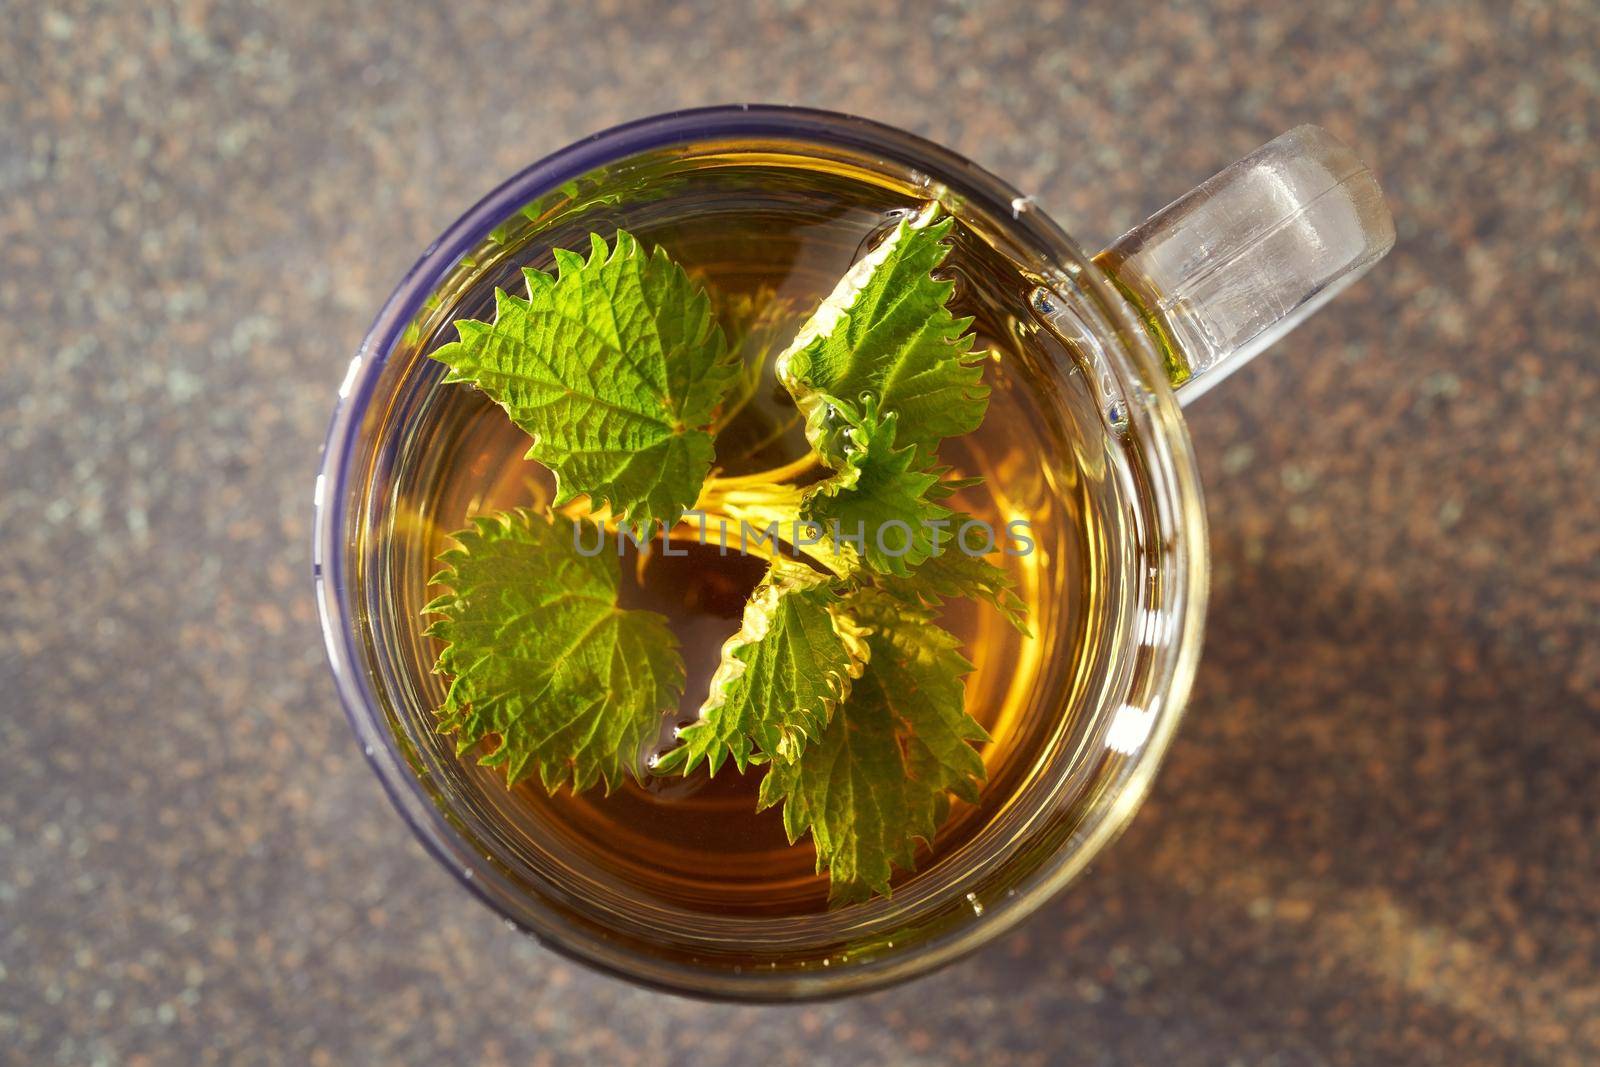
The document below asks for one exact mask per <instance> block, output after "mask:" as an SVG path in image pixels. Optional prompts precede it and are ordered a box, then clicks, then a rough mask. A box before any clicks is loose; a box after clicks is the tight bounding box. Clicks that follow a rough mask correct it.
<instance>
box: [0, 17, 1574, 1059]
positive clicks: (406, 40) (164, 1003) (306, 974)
mask: <svg viewBox="0 0 1600 1067" xmlns="http://www.w3.org/2000/svg"><path fill="white" fill-rule="evenodd" d="M6 25H7V29H6V32H5V33H4V35H0V322H3V323H4V329H3V331H0V336H3V339H4V340H3V349H0V368H3V374H0V457H3V468H0V545H3V548H0V603H3V604H4V608H3V610H0V707H3V709H4V710H3V714H0V1061H4V1062H6V1063H18V1064H21V1063H41V1064H43V1063H59V1064H100V1063H105V1064H111V1063H127V1064H168V1063H212V1062H219V1063H254V1062H283V1063H294V1064H302V1063H309V1064H353V1063H360V1062H374V1063H434V1062H452V1063H455V1062H460V1063H484V1064H528V1063H532V1064H554V1063H565V1062H572V1063H617V1062H627V1061H629V1060H631V1059H634V1058H637V1059H639V1060H640V1061H641V1062H651V1063H667V1064H694V1065H697V1067H712V1065H717V1064H744V1063H763V1064H804V1063H838V1064H851V1063H863V1062H871V1063H879V1064H935V1063H970V1064H981V1065H985V1067H998V1065H1002V1064H1040V1065H1044V1064H1051V1065H1053V1064H1075V1063H1086V1064H1102V1063H1103V1064H1232V1063H1240V1064H1267V1063H1272V1064H1296V1065H1297V1064H1324V1063H1327V1064H1362V1065H1366V1064H1389V1063H1438V1064H1449V1065H1458V1064H1467V1063H1526V1064H1592V1063H1595V1062H1597V1061H1600V783H1597V771H1600V502H1597V498H1600V492H1597V490H1600V477H1597V471H1600V353H1597V343H1596V338H1597V336H1600V310H1597V299H1600V282H1597V278H1600V59H1597V57H1600V8H1596V7H1595V5H1594V4H1593V3H1592V2H1590V0H1571V2H1568V3H1549V4H1546V3H1533V2H1521V3H1516V4H1509V3H1486V4H1482V5H1479V4H1464V3H1434V4H1429V3H1417V2H1402V3H1375V4H1371V5H1365V4H1353V3H1345V2H1338V0H1334V2H1329V3H1317V4H1287V3H1285V4H1264V5H1252V4H1248V3H1243V2H1239V0H1226V2H1219V3H1214V4H1206V5H1199V6H1187V5H1186V6H1182V7H1176V8H1172V9H1170V10H1162V11H1158V10H1155V9H1153V8H1141V7H1140V6H1138V5H1126V4H1122V5H1089V4H1084V5H1075V4H1074V5H1068V4H1056V3H1036V2H1029V0H1017V2H1014V3H993V4H985V3H977V2H973V3H930V4H922V3H912V2H909V0H901V2H897V3H881V4H875V5H859V7H858V5H852V4H846V3H833V2H828V3H806V2H801V0H787V2H778V0H762V2H757V3H754V4H751V5H748V6H747V5H743V4H725V3H723V2H721V0H700V2H697V3H685V4H659V5H650V4H639V3H623V2H619V0H596V2H593V3H582V4H579V3H570V2H554V3H548V2H545V0H518V2H517V3H510V4H503V3H502V4H491V3H483V2H479V0H453V2H451V3H449V4H428V5H421V4H418V5H390V4H383V3H376V2H371V0H368V2H360V3H358V2H349V3H334V4H327V5H323V4H308V3H294V2H286V3H268V4H259V3H245V2H235V0H216V2H209V0H192V2H180V3H166V2H160V3H150V4H135V3H122V4H109V5H106V4H90V3H87V2H83V3H78V2H70V3H67V2H64V3H60V4H55V3H48V4H47V3H41V2H34V0H22V2H21V3H20V5H13V6H12V7H11V8H9V9H8V11H7V17H6ZM728 100H768V101H782V102H793V103H806V104H813V105H818V106H826V107H832V108H837V109H842V110H849V111H856V112H861V113H864V114H868V115H871V116H874V117H877V118H880V119H883V120H886V121H888V122H891V123H895V124H899V125H903V126H906V127H908V128H910V129H913V130H916V131H919V132H922V133H925V134H927V135H929V136H931V137H933V138H935V139H937V140H940V141H943V142H946V143H948V144H951V145H953V146H955V147H957V148H959V149H961V150H963V151H964V152H966V153H967V154H969V155H971V156H973V157H975V158H976V159H978V160H980V161H982V162H984V163H986V164H988V165H989V166H990V167H991V168H992V169H994V170H996V171H997V172H999V173H1000V174H1002V175H1004V176H1006V177H1008V178H1010V179H1011V180H1012V181H1014V182H1015V183H1016V184H1018V185H1020V186H1022V187H1024V188H1026V189H1028V190H1029V191H1031V192H1033V193H1035V194H1036V196H1037V197H1038V200H1039V203H1040V205H1041V206H1042V207H1043V208H1045V209H1046V210H1048V211H1050V212H1051V213H1052V214H1055V215H1056V216H1057V217H1058V218H1060V219H1061V220H1062V221H1063V222H1064V223H1065V224H1066V225H1068V226H1069V228H1071V229H1072V230H1074V231H1075V232H1076V233H1077V234H1079V235H1080V236H1081V237H1082V238H1083V239H1084V241H1085V243H1087V244H1091V245H1093V244H1097V243H1102V242H1106V241H1109V240H1110V239H1111V238H1112V237H1113V236H1114V235H1116V234H1117V233H1119V232H1120V231H1121V230H1123V229H1124V228H1126V227H1127V226H1129V225H1131V224H1132V223H1133V222H1135V221H1136V220H1137V219H1139V218H1140V217H1142V216H1143V215H1145V214H1147V213H1148V212H1150V211H1151V210H1153V209H1155V208H1156V207H1158V206H1160V205H1161V204H1162V203H1164V202H1166V201H1167V200H1168V199H1170V198H1171V197H1172V196H1174V195H1175V194H1177V193H1179V192H1181V191H1183V190H1185V189H1187V188H1188V187H1189V186H1191V185H1192V184H1194V183H1195V182H1196V181H1198V180H1199V179H1201V178H1204V177H1206V176H1207V175H1209V174H1211V173H1212V172H1213V171H1215V170H1217V169H1218V168H1219V167H1221V166H1222V165H1224V164H1226V163H1228V162H1229V161H1231V160H1233V159H1234V158H1236V157H1238V156H1239V155H1241V154H1243V153H1244V152H1246V151H1248V150H1249V149H1250V148H1252V147H1254V146H1255V145H1256V144H1258V143H1259V142H1262V141H1265V140H1267V139H1268V138H1270V137H1272V136H1273V135H1274V134H1276V133H1278V132H1280V131H1281V130H1284V129H1286V128H1288V127H1290V126H1293V125H1295V124H1297V123H1301V122H1317V123H1321V124H1323V125H1326V126H1328V127H1329V128H1330V129H1332V130H1333V131H1334V132H1335V133H1337V134H1339V135H1340V136H1341V137H1344V138H1346V139H1348V140H1349V141H1350V142H1351V143H1352V144H1354V145H1355V146H1356V147H1357V148H1358V149H1359V151H1360V152H1361V153H1362V154H1363V155H1364V156H1365V157H1366V158H1367V159H1368V160H1369V161H1370V162H1371V163H1372V165H1373V166H1374V168H1375V169H1376V170H1377V171H1378V173H1379V174H1380V176H1381V178H1382V180H1383V183H1384V185H1385V188H1386V189H1387V191H1388V194H1389V197H1390V199H1391V203H1392V206H1393V208H1394V213H1395V216H1396V218H1397V220H1398V226H1399V244H1398V246H1397V247H1396V249H1395V251H1394V253H1393V254H1392V256H1391V257H1390V258H1389V260H1388V261H1387V262H1386V263H1385V264H1383V265H1382V267H1381V268H1380V269H1379V270H1378V271H1377V273H1376V274H1375V275H1373V276H1372V277H1370V278H1369V279H1368V280H1367V281H1364V282H1363V283H1361V284H1360V285H1359V286H1357V287H1356V288H1355V289H1353V290H1351V291H1350V292H1349V293H1347V294H1346V295H1345V296H1343V297H1342V298H1341V299H1340V300H1338V301H1337V302H1336V303H1335V304H1334V305H1332V306H1331V307H1329V308H1328V309H1327V310H1325V311H1324V312H1322V313H1321V314H1320V315H1319V316H1318V317H1317V318H1316V319H1315V320H1313V321H1312V322H1310V323H1308V324H1307V325H1306V326H1305V327H1303V328H1302V329H1301V330H1299V331H1298V332H1296V333H1295V334H1294V335H1293V336H1292V337H1290V338H1289V339H1287V340H1286V341H1285V342H1284V343H1283V344H1281V345H1280V346H1279V348H1278V349H1277V350H1276V352H1275V354H1274V355H1273V356H1272V357H1270V358H1264V359H1262V360H1260V361H1258V362H1257V363H1256V364H1254V365H1252V366H1251V367H1249V368H1247V369H1245V370H1244V371H1242V372H1241V373H1240V374H1239V375H1238V376H1237V377H1236V378H1234V379H1233V380H1231V381H1230V382H1229V383H1228V385H1227V387H1226V388H1224V389H1221V390H1218V391H1217V392H1215V393H1213V394H1211V395H1210V396H1208V397H1206V398H1205V399H1204V400H1203V401H1201V402H1200V403H1198V404H1197V405H1195V406H1194V407H1193V408H1192V409H1191V410H1190V412H1189V418H1190V423H1191V427H1192V430H1193V433H1194V437H1195V440H1196V445H1197V447H1198V449H1199V451H1200V455H1201V462H1202V466H1203V468H1204V474H1205V477H1206V481H1207V486H1208V492H1209V498H1208V505H1209V514H1210V522H1211V535H1212V538H1213V542H1214V552H1215V562H1216V575H1215V586H1214V591H1213V602H1212V606H1211V612H1210V629H1209V634H1208V639H1207V648H1206V653H1205V659H1204V663H1203V666H1202V667H1201V670H1200V676H1199V681H1198V684H1197V686H1196V690H1195V695H1194V701H1193V705H1192V709H1191V712H1190V715H1189V718H1188V721H1187V722H1186V723H1185V726H1184V729H1183V731H1182V733H1181V735H1180V737H1179V739H1178V741H1177V743H1176V745H1175V747H1174V749H1173V751H1172V754H1171V758H1170V760H1169V762H1168V764H1167V766H1166V768H1165V771H1164V773H1163V775H1162V776H1161V778H1160V781H1159V784H1158V785H1157V787H1156V790H1155V795H1154V797H1153V799H1152V800H1151V802H1150V804H1149V806H1148V807H1147V808H1146V809H1145V810H1144V812H1143V813H1142V814H1141V815H1140V817H1139V818H1138V820H1137V821H1136V823H1135V824H1134V826H1133V828H1132V829H1131V831H1130V832H1129V833H1128V834H1127V836H1126V837H1125V838H1124V839H1123V840H1122V841H1121V843H1120V844H1119V845H1118V846H1117V847H1116V848H1115V849H1114V850H1113V851H1112V852H1110V853H1109V854H1108V855H1107V856H1106V857H1105V858H1104V859H1103V861H1101V862H1100V863H1099V864H1098V865H1097V866H1096V868H1095V870H1093V871H1092V872H1091V874H1090V875H1089V876H1088V877H1087V878H1086V879H1085V880H1084V881H1083V882H1081V883H1080V884H1079V885H1078V886H1077V887H1076V888H1075V889H1074V890H1073V891H1071V892H1069V893H1068V894H1066V895H1065V896H1063V897H1061V898H1060V899H1059V900H1057V901H1056V902H1055V903H1054V904H1052V905H1051V906H1048V907H1047V908H1045V909H1044V910H1043V911H1042V912H1041V913H1039V914H1038V915H1037V916H1036V917H1035V918H1033V919H1032V920H1031V921H1029V922H1028V923H1027V924H1026V925H1025V926H1024V927H1022V928H1021V929H1019V930H1017V931H1016V932H1014V933H1012V934H1011V935H1009V936H1007V937H1005V938H1003V939H1002V940H1001V941H999V942H998V943H996V944H994V945H992V946H991V947H989V948H988V949H986V950H985V951H983V952H981V953H980V954H978V955H977V956H975V957H973V958H971V959H969V960H967V961H965V962H963V963H961V964H959V965H957V966H955V967H952V968H950V969H948V970H946V971H943V972H941V973H939V974H937V975H936V976H933V977H931V978H928V979H926V980H924V981H922V982H919V983H917V984H914V985H912V986H909V987H903V988H899V989H894V990H890V991H887V992H884V993H880V994H875V995H872V996H868V997H865V998H862V999H856V1000H850V1001H844V1002H837V1003H830V1004H824V1005H813V1006H804V1007H798V1008H761V1009H750V1008H736V1007H722V1006H709V1005H704V1004H697V1003H690V1002H687V1001H682V1000H676V999H671V998H665V997H661V996H657V995H655V994H652V993H648V992H645V991H642V990H639V989H635V988H632V987H630V986H627V985H624V984H621V983H619V982H616V981H613V980H610V979H607V978H603V977H600V976H597V975H594V974H591V973H588V972H587V971H585V970H583V969H580V968H578V967H575V966H573V965H570V964H568V963H566V962H564V961H562V960H560V959H557V958H555V957H553V956H552V955H550V954H548V953H546V952H544V951H542V950H540V949H538V948H536V947H535V946H533V945H532V944H531V943H529V942H528V941H526V940H524V939H522V938H519V937H516V936H513V935H511V934H509V933H508V932H507V931H506V930H505V928H504V926H503V925H502V924H501V922H500V921H499V920H498V919H497V918H495V917H494V916H493V915H491V914H490V913H489V912H488V911H487V910H486V909H484V908H482V907H480V906H478V905H476V904H474V903H473V902H471V901H470V900H469V899H468V898H467V897H466V896H464V895H463V894H462V893H461V891H460V890H459V888H458V887H457V886H456V885H455V883H454V882H453V881H452V880H451V878H450V876H449V875H448V874H447V873H445V872H444V871H443V870H441V869H439V868H438V867H436V866H435V865H434V863H433V862H432V861H431V860H430V859H428V858H427V857H426V856H425V855H424V853H423V851H422V849H421V848H420V847H419V846H418V845H417V844H415V843H414V842H413V840H412V839H411V837H410V835H409V834H408V833H407V832H406V830H405V829H404V827H403V826H402V824H401V823H400V821H399V819H398V818H397V817H396V816H395V814H394V813H393V812H392V811H391V810H390V809H389V806H388V804H387V803H386V801H385V800H384V798H383V796H382V794H381V792H380V790H379V788H378V786H377V783H376V782H375V781H374V779H373V777H372V775H371V773H370V772H369V771H368V769H367V768H366V767H365V766H364V764H363V761H362V759H361V756H360V752H359V751H358V749H357V748H356V746H355V744H354V743H353V742H352V740H351V737H350V735H349V731H348V729H347V727H346V726H345V723H344V720H343V717H342V716H341V715H340V714H339V711H338V709H337V706H336V702H335V698H334V694H333V689H332V686H331V684H330V682H329V678H328V675H327V669H326V667H325V666H324V663H323V654H322V649H321V645H320V637H319V635H318V630H317V621H316V617H315V613H314V611H313V607H312V600H311V597H310V593H309V583H308V578H307V574H308V560H307V556H308V548H307V541H308V537H307V520H308V516H309V511H310V502H311V474H312V473H313V469H314V466H315V462H316V454H317V448H318V446H319V444H320V442H321V440H322V434H323V429H324V426H325V421H326V419H327V416H328V413H329V410H330V406H331V402H332V399H333V391H334V387H335V386H336V385H337V383H338V381H339V378H340V376H341V375H342V374H343V372H344V368H345V364H346V362H347V360H348V358H349V355H350V353H351V351H352V350H353V348H354V346H355V344H356V342H357V340H358V339H359V338H360V336H361V333H362V331H363V329H364V328H365V326H366V324H367V322H368V321H369V319H370V317H371V315H372V314H373V312H374V311H375V309H376V308H377V306H378V304H379V303H380V301H381V300H382V299H383V297H384V296H385V295H386V294H387V293H388V291H389V289H390V287H391V286H392V285H393V284H394V283H395V282H396V280H397V279H398V277H399V275H400V273H401V272H402V270H403V269H404V268H405V266H406V265H407V264H409V263H410V262H411V260H412V259H413V257H414V256H415V255H416V253H417V252H418V251H419V250H420V249H421V248H422V247H423V245H425V244H426V243H427V242H428V241H429V240H430V239H431V238H432V236H433V235H434V234H436V233H437V232H438V231H439V230H440V229H441V228H442V227H443V226H444V225H445V224H446V223H448V222H449V221H450V220H451V219H452V218H453V217H454V216H455V215H456V214H457V213H458V212H459V211H460V210H461V209H462V208H463V207H464V206H465V205H467V204H468V203H469V202H470V201H471V200H472V199H474V198H475V197H476V196H478V195H479V194H481V193H482V192H483V191H485V190H486V189H487V188H488V187H489V186H490V185H491V184H493V183H494V182H495V181H497V180H498V179H499V178H500V177H502V176H504V175H506V174H508V173H510V172H511V171H512V170H514V169H515V168H517V167H519V166H520V165H522V164H524V163H527V162H528V161H530V160H532V159H534V158H536V157H538V156H540V155H542V154H544V153H546V152H548V151H550V150H552V149H554V148H556V147H559V146H560V145H562V144H564V143H566V142H567V141H569V140H571V139H574V138H576V137H578V136H580V135H582V134H585V133H587V132H590V131H592V130H594V129H597V128H599V127H602V126H606V125H609V124H611V123H614V122H617V121H619V120H622V119H625V118H629V117H634V116H638V115H641V114H645V113H649V112H653V111H658V110H664V109H667V108H670V107H677V106H687V105H695V104H703V103H711V102H721V101H728Z"/></svg>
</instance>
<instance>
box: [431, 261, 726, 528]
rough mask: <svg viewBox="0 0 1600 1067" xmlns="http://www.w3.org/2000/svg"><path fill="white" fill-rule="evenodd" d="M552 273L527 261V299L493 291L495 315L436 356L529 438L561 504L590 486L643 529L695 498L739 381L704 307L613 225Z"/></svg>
mask: <svg viewBox="0 0 1600 1067" xmlns="http://www.w3.org/2000/svg"><path fill="white" fill-rule="evenodd" d="M555 259H556V264H557V269H558V274H557V276H552V275H549V274H546V273H544V272H542V271H537V270H532V269H528V270H524V271H523V275H524V277H525V278H526V280H527V284H528V296H527V298H526V299H523V298H521V297H515V296H511V295H510V294H508V293H506V292H504V291H503V290H496V292H495V300H496V314H495V321H494V322H492V323H488V322H478V321H475V320H470V319H467V320H461V321H458V322H457V323H456V330H457V332H458V333H459V334H460V340H458V341H454V342H452V343H450V344H447V345H444V346H442V347H441V348H439V349H437V350H436V351H435V352H433V353H432V358H434V359H436V360H439V361H440V362H442V363H445V364H447V365H448V366H449V367H450V373H449V374H448V375H446V377H445V380H446V381H448V382H472V383H475V384H476V385H477V386H478V387H479V388H481V389H482V390H483V391H484V392H485V393H487V394H488V395H489V396H490V398H491V399H493V400H494V401H495V402H496V403H497V404H499V405H500V406H502V407H503V408H505V410H506V412H507V414H509V415H510V416H511V419H512V421H513V422H515V423H516V424H517V425H518V426H520V427H521V428H522V429H523V430H524V431H526V432H527V433H528V434H529V435H530V436H531V437H532V438H533V446H532V447H531V448H530V449H529V450H528V455H529V457H530V458H533V459H537V460H538V461H539V462H540V463H543V464H544V465H545V466H547V467H549V468H550V470H551V471H552V472H553V473H554V474H555V476H556V487H557V491H556V501H555V502H556V503H557V504H558V505H559V504H563V503H565V502H567V501H569V500H571V499H572V498H573V497H576V496H579V495H587V496H588V497H589V498H590V499H591V500H592V501H593V502H594V504H595V505H596V506H601V505H604V506H609V507H610V509H611V511H612V513H613V514H615V515H616V516H618V517H619V518H624V519H627V520H628V521H630V522H631V523H633V524H634V525H635V526H637V527H639V528H641V529H646V530H648V529H652V528H654V526H655V525H656V524H657V523H663V522H665V523H671V522H674V521H676V519H677V518H678V516H679V514H680V513H681V512H683V511H685V510H687V509H689V508H691V507H693V506H694V502H695V498H696V496H697V495H698V494H699V492H700V486H701V484H702V483H703V482H704V481H705V478H706V474H707V472H708V471H709V469H710V467H711V460H712V438H711V434H710V433H709V432H708V429H709V426H710V424H711V421H712V417H713V415H714V413H715V411H716V408H717V405H718V404H719V403H720V402H721V400H722V397H723V394H724V393H725V392H726V391H727V389H728V387H729V385H730V384H731V383H732V382H733V380H734V379H735V378H736V377H737V376H738V372H739V368H738V363H737V357H736V355H735V354H733V353H730V352H729V350H728V346H727V342H726V340H725V339H724V337H723V333H722V327H721V326H719V325H718V324H717V322H716V320H715V318H714V317H713V316H712V314H711V302H710V300H709V298H708V297H707V296H706V293H705V291H704V290H703V289H701V288H700V287H699V286H698V285H696V284H695V283H694V282H693V281H692V280H691V279H690V278H689V276H688V275H687V274H686V273H685V272H684V270H683V268H681V267H679V266H678V265H677V264H676V263H674V262H672V260H670V259H669V258H667V255H666V253H665V252H663V251H662V250H661V249H660V248H657V249H656V250H655V252H654V253H653V254H650V255H646V254H645V252H644V250H643V248H642V247H641V246H640V244H639V242H638V241H637V240H635V239H634V238H633V237H632V236H631V235H629V234H627V233H624V232H621V231H618V233H617V237H616V242H615V248H614V249H608V248H607V247H606V243H605V241H604V240H602V239H601V238H600V237H599V236H598V235H594V236H592V238H591V245H590V251H589V258H588V259H587V260H585V259H583V258H582V257H580V256H578V255H577V254H576V253H574V252H570V251H567V250H565V249H558V250H557V251H556V252H555Z"/></svg>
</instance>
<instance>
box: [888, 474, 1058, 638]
mask: <svg viewBox="0 0 1600 1067" xmlns="http://www.w3.org/2000/svg"><path fill="white" fill-rule="evenodd" d="M944 484H946V485H948V484H949V483H948V482H947V483H944ZM971 521H973V520H972V516H971V515H968V514H966V513H965V512H961V511H953V512H951V513H950V521H949V525H948V526H947V527H946V528H945V529H944V532H943V536H941V537H940V538H938V539H937V542H938V543H937V548H936V549H935V551H934V552H933V554H932V555H930V556H929V557H928V558H927V559H926V560H924V561H923V562H921V563H920V564H918V565H917V567H916V569H915V570H913V571H912V572H911V573H910V574H909V575H905V576H897V577H889V578H885V579H884V580H883V581H882V582H881V583H880V584H881V587H882V588H883V589H884V590H885V591H886V592H888V593H891V594H892V595H894V596H896V597H898V598H900V599H902V600H905V601H907V602H909V603H912V604H915V605H918V606H920V607H928V608H938V607H940V606H941V605H942V603H943V602H944V601H945V600H961V599H966V598H970V599H974V600H982V601H985V602H987V603H989V604H992V605H994V607H995V608H997V609H998V610H999V611H1000V614H1001V615H1003V616H1005V620H1006V621H1007V622H1009V623H1010V624H1011V626H1012V627H1013V628H1014V629H1015V630H1016V631H1017V632H1018V633H1020V634H1022V635H1023V636H1024V637H1030V636H1032V634H1031V632H1030V631H1029V629H1028V606H1027V604H1025V603H1024V602H1023V601H1022V598H1021V597H1019V596H1017V592H1016V587H1017V583H1016V581H1015V580H1014V579H1013V578H1012V577H1011V575H1010V574H1008V573H1007V572H1006V571H1005V570H1004V569H1002V568H1000V567H997V566H995V565H994V564H993V563H990V562H989V560H988V559H987V558H985V557H984V556H982V555H975V554H972V553H969V552H967V551H966V550H965V549H963V548H962V547H961V545H960V542H959V540H958V535H959V533H960V530H961V527H962V525H963V524H964V523H967V522H971Z"/></svg>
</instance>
